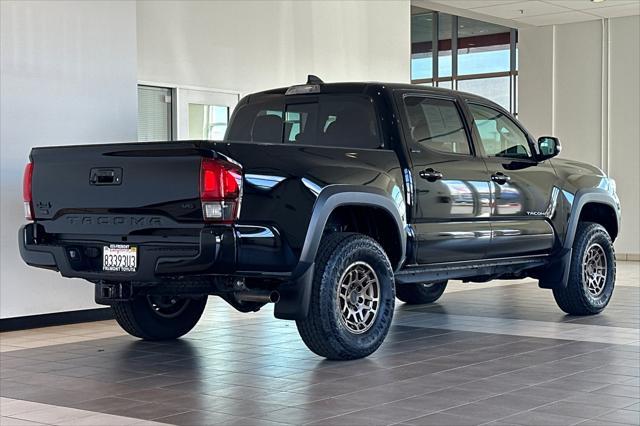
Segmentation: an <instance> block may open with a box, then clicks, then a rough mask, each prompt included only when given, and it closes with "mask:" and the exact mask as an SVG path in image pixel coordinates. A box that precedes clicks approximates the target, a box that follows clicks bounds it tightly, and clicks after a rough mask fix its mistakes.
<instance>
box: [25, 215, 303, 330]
mask: <svg viewBox="0 0 640 426" xmlns="http://www.w3.org/2000/svg"><path fill="white" fill-rule="evenodd" d="M36 234H37V225H35V224H33V223H31V224H28V225H25V226H23V227H21V228H20V231H19V244H18V246H19V247H20V255H21V257H22V259H23V260H24V262H25V263H27V264H28V265H30V266H34V267H37V268H44V269H50V270H54V271H59V272H60V274H61V275H62V276H64V277H69V278H82V279H85V280H88V281H91V282H93V283H99V285H98V286H96V289H97V290H98V287H101V286H102V287H109V288H111V287H113V286H114V285H120V284H124V283H126V284H127V285H129V283H130V284H131V285H135V284H137V283H138V284H142V285H146V284H154V283H155V284H158V285H160V286H164V285H170V282H173V283H175V280H178V282H181V281H188V280H190V279H192V278H194V277H196V278H197V277H204V278H207V277H209V278H210V277H211V276H217V277H221V276H222V277H224V276H237V277H258V278H267V279H274V278H275V279H277V280H278V281H280V284H279V285H278V290H279V292H280V301H279V302H278V303H277V304H276V306H275V311H274V314H275V316H276V317H278V318H281V319H301V318H305V317H306V316H307V313H308V308H309V299H310V295H311V284H312V278H313V270H314V267H313V266H314V265H313V264H306V263H299V264H297V266H296V267H295V268H294V269H293V270H292V271H290V272H281V271H280V272H279V271H274V270H273V269H274V268H277V267H279V268H282V267H287V268H288V267H289V265H290V264H291V263H292V260H295V259H294V258H293V257H292V255H291V251H290V249H289V248H288V247H287V246H286V244H283V243H282V240H281V239H280V238H279V236H278V233H277V232H271V233H270V232H265V231H264V229H263V230H262V231H261V230H260V229H257V228H256V227H244V228H243V227H242V226H240V227H232V226H222V227H213V228H203V229H202V231H201V232H200V238H199V242H198V243H197V244H196V243H195V242H194V244H181V245H177V244H175V243H174V244H172V243H164V244H160V243H158V242H153V243H151V242H150V243H133V242H132V243H131V244H132V245H136V246H137V247H138V270H137V271H136V272H132V273H129V272H119V273H116V272H108V271H103V270H102V246H104V245H108V244H110V243H117V241H109V240H108V239H92V240H90V241H86V240H83V241H72V240H62V241H52V242H49V243H47V238H41V237H40V238H38V236H37V235H36ZM120 244H122V242H120ZM71 250H76V252H79V253H80V255H81V256H80V258H76V259H75V260H74V259H72V256H71V254H70V252H71ZM89 254H93V255H94V257H93V258H91V259H86V257H87V256H88V255H89ZM267 265H268V266H271V268H269V267H268V266H267ZM265 266H267V267H265ZM121 288H124V287H121ZM204 288H208V287H200V289H204ZM209 290H210V291H211V290H212V291H213V292H209V291H204V292H205V293H209V294H216V293H215V288H214V287H212V288H209ZM96 294H97V296H96V297H97V298H98V293H96ZM96 300H98V299H96ZM101 303H102V302H101Z"/></svg>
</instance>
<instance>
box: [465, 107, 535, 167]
mask: <svg viewBox="0 0 640 426" xmlns="http://www.w3.org/2000/svg"><path fill="white" fill-rule="evenodd" d="M464 102H465V106H466V109H467V112H468V115H469V124H470V126H471V130H472V133H473V137H474V145H477V146H478V150H479V152H480V155H481V156H482V158H484V159H488V160H497V161H499V160H500V159H508V160H511V161H519V162H526V163H528V162H532V163H537V161H536V156H535V153H536V150H535V145H534V143H533V139H532V138H531V135H530V134H529V132H528V131H527V129H525V128H524V127H523V126H522V125H521V124H520V122H518V120H517V119H516V118H515V117H514V116H513V115H512V114H511V113H510V112H509V111H507V110H506V109H504V108H502V107H501V106H499V105H497V104H492V103H488V102H485V101H483V100H478V99H465V100H464ZM472 105H477V106H480V107H483V108H487V109H490V110H492V111H495V112H497V113H500V114H502V115H503V116H505V117H506V118H507V119H508V120H509V121H511V123H512V124H513V125H515V126H516V127H517V128H518V129H520V131H521V132H522V134H524V136H525V138H526V139H527V144H528V145H529V152H530V157H528V158H525V157H511V156H507V155H504V156H493V155H488V154H487V152H486V150H485V149H484V144H483V143H482V137H481V136H480V131H479V130H478V126H476V119H475V117H474V115H473V112H472V110H471V106H472Z"/></svg>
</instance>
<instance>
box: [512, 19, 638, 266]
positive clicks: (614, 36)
mask: <svg viewBox="0 0 640 426" xmlns="http://www.w3.org/2000/svg"><path fill="white" fill-rule="evenodd" d="M519 40H520V43H519V51H520V69H519V77H518V79H519V93H520V98H519V118H520V120H521V121H522V122H523V123H524V124H525V126H527V128H528V129H529V130H530V131H531V132H532V133H533V134H534V135H536V136H541V135H543V134H554V135H555V136H558V137H559V138H560V140H561V142H562V154H561V156H562V157H565V158H572V159H576V160H581V161H586V162H589V163H592V164H595V165H597V166H599V167H600V168H602V169H603V170H604V171H606V172H607V173H609V174H610V175H611V176H612V177H613V178H615V179H616V182H617V184H618V194H619V196H620V199H621V202H622V208H623V221H622V229H621V231H620V234H619V237H618V240H617V241H616V250H617V251H618V252H619V253H621V254H623V255H625V254H632V255H634V257H637V256H638V253H640V226H638V225H639V222H640V191H639V190H638V185H639V184H640V167H639V166H638V163H639V161H640V119H639V117H640V106H639V102H640V101H639V99H640V86H639V85H640V82H639V80H640V79H639V77H638V76H639V75H640V64H639V62H640V60H639V55H640V47H639V45H640V41H639V40H640V17H639V16H630V17H623V18H613V19H608V20H603V21H589V22H582V23H575V24H564V25H556V26H547V27H532V28H524V29H521V30H520V32H519Z"/></svg>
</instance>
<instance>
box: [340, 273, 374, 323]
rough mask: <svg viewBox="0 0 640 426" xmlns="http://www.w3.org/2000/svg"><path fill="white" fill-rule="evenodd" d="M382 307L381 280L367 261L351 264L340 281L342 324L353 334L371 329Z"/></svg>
mask: <svg viewBox="0 0 640 426" xmlns="http://www.w3.org/2000/svg"><path fill="white" fill-rule="evenodd" d="M379 307H380V281H379V280H378V276H377V275H376V272H375V271H374V270H373V268H372V267H371V265H369V264H368V263H366V262H361V261H358V262H354V263H352V264H350V265H349V266H348V267H347V268H346V269H345V271H344V272H343V274H342V276H341V277H340V281H339V283H338V309H339V311H340V319H341V320H342V324H343V325H344V326H345V327H347V329H348V330H349V332H351V333H353V334H362V333H364V332H366V331H367V330H369V329H370V328H371V326H373V323H374V322H375V319H376V317H377V315H378V309H379Z"/></svg>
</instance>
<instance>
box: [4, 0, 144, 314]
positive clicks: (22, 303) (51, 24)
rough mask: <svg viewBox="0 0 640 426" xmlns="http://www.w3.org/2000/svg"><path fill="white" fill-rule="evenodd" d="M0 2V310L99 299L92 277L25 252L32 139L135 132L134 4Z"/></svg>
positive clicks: (29, 310)
mask: <svg viewBox="0 0 640 426" xmlns="http://www.w3.org/2000/svg"><path fill="white" fill-rule="evenodd" d="M0 8H1V9H0V15H1V16H2V18H1V19H2V21H1V24H2V25H1V30H0V31H1V32H0V42H1V44H0V55H1V70H2V72H1V75H2V77H1V81H0V87H1V90H2V96H1V97H0V99H1V104H0V122H1V131H0V157H1V164H2V172H1V185H2V186H1V193H0V194H1V221H0V224H1V228H0V230H1V264H0V270H1V271H0V317H2V318H8V317H15V316H22V315H33V314H39V313H46V312H59V311H67V310H75V309H83V308H91V307H95V306H96V305H94V304H93V286H92V285H90V284H89V283H87V282H83V281H80V280H69V279H65V278H61V277H60V276H59V275H58V274H57V273H54V272H49V271H44V270H38V269H35V268H29V267H27V266H26V265H25V264H24V263H23V262H22V260H21V259H20V256H19V253H18V246H17V232H18V227H19V226H20V224H22V223H24V218H23V208H22V187H21V185H22V172H23V168H24V165H25V163H26V162H27V159H28V155H29V150H30V149H31V147H33V146H43V145H66V144H78V143H91V142H110V141H125V140H135V139H136V116H137V100H136V82H137V75H136V6H135V3H132V2H110V1H104V2H96V1H91V2H77V1H70V2H48V1H43V2H25V1H15V2H13V1H2V2H1V3H0ZM51 178H52V179H55V176H52V177H51Z"/></svg>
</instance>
